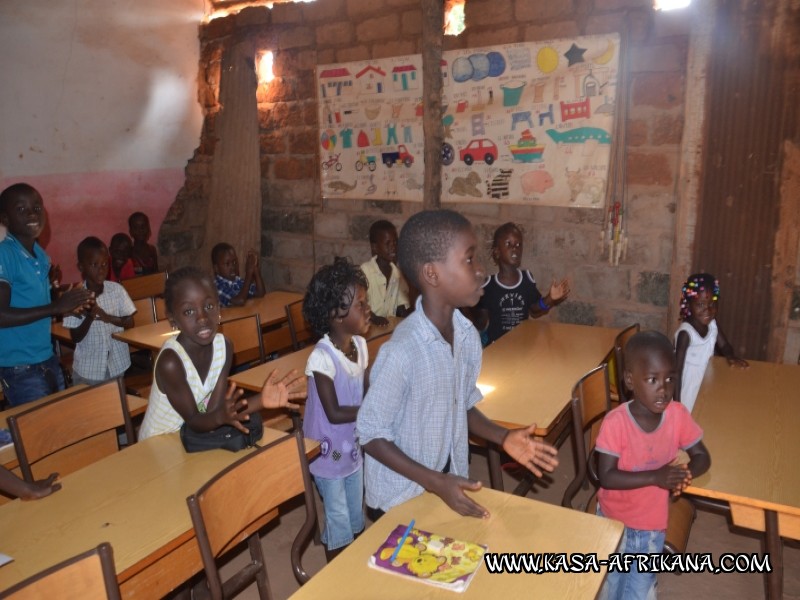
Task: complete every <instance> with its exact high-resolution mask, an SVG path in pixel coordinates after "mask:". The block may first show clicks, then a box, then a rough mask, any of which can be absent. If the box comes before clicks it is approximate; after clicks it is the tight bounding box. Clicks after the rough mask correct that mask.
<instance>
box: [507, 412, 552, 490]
mask: <svg viewBox="0 0 800 600" xmlns="http://www.w3.org/2000/svg"><path fill="white" fill-rule="evenodd" d="M535 432H536V423H533V424H532V425H530V426H529V427H523V428H521V429H509V430H508V433H507V434H506V436H505V438H503V450H505V452H506V454H508V455H509V456H510V457H511V458H513V459H514V460H516V461H517V462H518V463H519V464H521V465H522V466H523V467H525V468H526V469H528V470H529V471H531V472H532V473H533V474H534V475H536V476H537V477H541V476H542V470H544V471H552V470H553V469H555V468H556V467H557V466H558V450H556V449H555V448H554V447H553V446H551V445H550V444H548V443H547V442H543V441H540V440H537V439H534V437H533V436H534V433H535Z"/></svg>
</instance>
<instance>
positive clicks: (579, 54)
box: [564, 43, 586, 67]
mask: <svg viewBox="0 0 800 600" xmlns="http://www.w3.org/2000/svg"><path fill="white" fill-rule="evenodd" d="M584 52H586V48H578V47H577V46H576V45H575V44H574V43H573V44H572V46H570V48H569V50H567V51H566V52H564V58H566V59H567V60H568V61H569V65H567V66H569V67H571V66H572V65H576V64H578V63H582V62H586V61H585V60H583V53H584Z"/></svg>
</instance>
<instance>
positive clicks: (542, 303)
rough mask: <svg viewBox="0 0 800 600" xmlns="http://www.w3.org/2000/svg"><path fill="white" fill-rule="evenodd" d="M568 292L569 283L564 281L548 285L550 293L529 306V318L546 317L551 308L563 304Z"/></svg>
mask: <svg viewBox="0 0 800 600" xmlns="http://www.w3.org/2000/svg"><path fill="white" fill-rule="evenodd" d="M569 292H570V290H569V282H568V281H567V280H566V279H562V280H561V281H558V282H556V281H553V282H552V283H551V284H550V291H548V292H547V295H546V296H542V298H541V299H540V300H539V301H538V302H535V303H533V304H531V309H530V315H531V317H533V318H536V317H541V316H542V315H546V314H547V313H548V312H550V309H551V308H553V307H554V306H558V305H559V304H561V303H562V302H564V300H566V299H567V296H569ZM545 307H546V308H545Z"/></svg>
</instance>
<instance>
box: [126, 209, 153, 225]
mask: <svg viewBox="0 0 800 600" xmlns="http://www.w3.org/2000/svg"><path fill="white" fill-rule="evenodd" d="M140 218H144V220H145V221H147V224H148V225H149V224H150V219H149V218H148V216H147V215H146V214H144V213H143V212H142V211H136V212H135V213H133V214H132V215H131V216H130V217H128V227H133V221H134V219H140Z"/></svg>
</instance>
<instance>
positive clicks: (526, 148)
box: [508, 129, 544, 163]
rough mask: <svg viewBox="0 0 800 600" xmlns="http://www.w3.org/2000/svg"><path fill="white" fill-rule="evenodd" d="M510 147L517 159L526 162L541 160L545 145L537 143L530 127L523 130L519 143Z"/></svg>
mask: <svg viewBox="0 0 800 600" xmlns="http://www.w3.org/2000/svg"><path fill="white" fill-rule="evenodd" d="M508 149H509V150H510V151H511V155H512V156H513V157H514V160H515V161H518V162H524V163H531V162H541V161H542V154H544V145H543V144H537V142H536V138H535V137H534V135H533V134H532V133H531V130H530V129H526V130H525V131H523V132H522V135H521V136H520V138H519V140H517V143H516V144H511V145H509V147H508Z"/></svg>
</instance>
